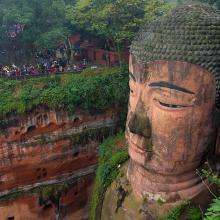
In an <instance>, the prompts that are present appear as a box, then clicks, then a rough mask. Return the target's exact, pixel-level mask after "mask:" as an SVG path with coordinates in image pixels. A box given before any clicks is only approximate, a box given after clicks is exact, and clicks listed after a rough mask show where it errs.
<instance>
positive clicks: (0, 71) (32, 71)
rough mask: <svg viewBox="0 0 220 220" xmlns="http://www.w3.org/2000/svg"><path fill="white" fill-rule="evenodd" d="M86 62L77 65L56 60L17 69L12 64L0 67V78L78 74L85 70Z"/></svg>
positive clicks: (25, 65) (63, 60) (26, 65)
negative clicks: (65, 73) (66, 73)
mask: <svg viewBox="0 0 220 220" xmlns="http://www.w3.org/2000/svg"><path fill="white" fill-rule="evenodd" d="M86 67H87V64H86V61H85V60H83V61H82V62H79V63H78V64H69V63H68V62H67V61H66V60H65V59H58V60H53V61H44V62H41V63H37V64H36V65H32V64H24V65H22V66H21V67H18V66H16V65H14V64H12V65H8V66H3V65H0V76H1V77H9V78H17V77H24V76H39V75H53V74H56V73H62V72H70V71H71V72H79V71H81V70H82V69H84V68H86Z"/></svg>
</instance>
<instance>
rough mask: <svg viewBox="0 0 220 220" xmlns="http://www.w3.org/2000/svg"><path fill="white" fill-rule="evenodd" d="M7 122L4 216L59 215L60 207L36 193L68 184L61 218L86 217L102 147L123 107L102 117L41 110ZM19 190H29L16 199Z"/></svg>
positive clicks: (1, 177) (1, 137) (0, 180)
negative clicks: (48, 202) (93, 177)
mask: <svg viewBox="0 0 220 220" xmlns="http://www.w3.org/2000/svg"><path fill="white" fill-rule="evenodd" d="M7 120H8V124H7V126H6V127H5V128H4V129H1V131H0V196H1V197H3V200H2V201H0V210H1V219H7V218H8V219H10V217H11V219H13V218H12V217H14V219H16V220H17V219H21V220H23V219H36V220H37V219H54V218H55V215H56V214H55V212H57V207H55V208H54V207H53V205H54V204H52V205H50V207H49V208H48V207H47V205H48V204H46V206H45V204H44V206H42V204H39V202H37V201H38V200H39V198H38V196H37V195H36V192H35V191H36V189H37V188H38V187H40V186H42V187H43V186H46V185H53V184H63V183H64V182H68V189H66V190H65V191H64V192H62V193H61V196H60V200H59V215H60V217H62V219H74V220H77V219H85V218H86V216H87V212H86V211H85V207H86V206H87V200H88V195H89V192H90V188H91V184H92V176H91V175H92V174H93V173H94V167H95V164H96V162H97V153H98V145H99V143H100V142H101V141H102V140H103V138H104V137H106V136H108V135H109V134H111V133H112V132H114V130H115V128H116V124H117V109H110V110H108V111H106V112H105V113H100V114H96V115H90V114H89V113H87V112H82V111H78V112H75V113H74V114H72V115H69V114H67V113H65V112H55V111H48V110H45V109H37V110H34V111H33V112H32V113H30V114H28V115H26V116H22V117H20V116H19V117H10V118H8V119H7ZM76 181H77V182H78V185H77V187H78V188H77V189H78V190H76V184H74V183H75V182H76ZM34 190H35V191H34ZM18 191H19V192H22V193H25V194H24V195H22V196H19V197H17V198H16V199H12V196H10V195H11V193H12V192H18ZM67 192H69V193H67ZM12 195H13V194H12ZM0 199H1V198H0ZM45 207H46V208H45ZM68 216H69V217H68Z"/></svg>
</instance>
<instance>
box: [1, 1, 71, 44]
mask: <svg viewBox="0 0 220 220" xmlns="http://www.w3.org/2000/svg"><path fill="white" fill-rule="evenodd" d="M66 3H69V1H67V0H41V1H38V0H1V1H0V12H1V17H0V18H1V19H0V22H1V26H2V27H5V28H10V26H12V25H14V24H22V25H24V32H23V33H20V34H19V37H17V39H16V45H17V46H18V45H22V47H25V46H29V47H34V46H37V47H43V48H50V47H53V46H54V45H57V44H58V43H60V42H62V41H63V40H64V39H65V38H66V36H67V35H68V33H69V30H68V24H67V22H66V20H65V6H66ZM3 33H5V31H4V32H3ZM4 35H5V37H6V34H4ZM5 39H7V38H5ZM8 42H10V40H9V39H8ZM5 43H6V42H5Z"/></svg>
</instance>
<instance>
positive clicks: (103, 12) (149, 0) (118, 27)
mask: <svg viewBox="0 0 220 220" xmlns="http://www.w3.org/2000/svg"><path fill="white" fill-rule="evenodd" d="M170 7H171V4H170V3H167V2H165V1H163V0H93V1H92V0H77V1H76V2H75V4H74V5H68V6H67V12H66V17H67V19H68V20H69V21H70V22H71V23H72V24H73V25H74V26H76V27H78V28H81V29H84V30H87V31H88V32H90V33H93V34H95V35H99V36H102V37H104V38H106V39H109V40H111V41H112V42H113V43H114V44H115V46H117V45H118V46H120V44H121V43H122V41H123V40H124V39H126V40H131V39H132V38H133V36H134V34H135V33H136V31H137V30H138V28H139V27H140V25H142V24H143V23H146V22H149V21H151V20H153V19H155V18H157V17H158V16H161V15H163V14H165V13H166V12H167V11H168V10H169V9H170Z"/></svg>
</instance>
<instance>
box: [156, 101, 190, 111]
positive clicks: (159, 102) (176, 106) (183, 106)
mask: <svg viewBox="0 0 220 220" xmlns="http://www.w3.org/2000/svg"><path fill="white" fill-rule="evenodd" d="M154 101H155V102H157V103H158V104H159V105H160V106H162V107H166V108H170V109H180V108H187V107H189V106H186V105H179V104H175V103H169V102H164V101H160V100H158V99H154Z"/></svg>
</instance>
